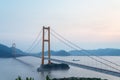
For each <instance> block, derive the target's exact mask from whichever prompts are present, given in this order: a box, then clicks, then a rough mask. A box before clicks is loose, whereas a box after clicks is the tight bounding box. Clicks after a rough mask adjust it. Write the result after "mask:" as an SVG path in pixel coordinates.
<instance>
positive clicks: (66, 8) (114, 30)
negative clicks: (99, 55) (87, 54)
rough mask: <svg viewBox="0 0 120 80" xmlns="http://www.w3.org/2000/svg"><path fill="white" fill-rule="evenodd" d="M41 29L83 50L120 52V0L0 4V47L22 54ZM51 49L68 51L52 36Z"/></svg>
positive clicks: (1, 1)
mask: <svg viewBox="0 0 120 80" xmlns="http://www.w3.org/2000/svg"><path fill="white" fill-rule="evenodd" d="M43 26H50V27H51V28H52V29H53V30H55V31H56V32H57V33H59V34H61V35H62V36H64V37H65V38H66V39H68V40H70V41H71V42H73V43H75V44H77V45H79V46H80V47H82V48H84V49H98V48H120V0H0V43H1V44H4V45H7V46H9V47H11V46H12V43H16V47H17V48H19V49H21V50H23V51H26V50H27V49H28V48H29V47H30V46H31V44H32V42H33V41H34V40H35V38H36V36H37V34H38V33H39V32H40V30H41V29H42V27H43ZM51 49H52V50H61V49H65V50H71V48H69V47H67V46H65V45H64V44H62V43H61V42H59V41H58V40H57V39H55V38H54V37H52V36H51ZM39 51H41V42H40V43H39V44H38V46H37V47H36V48H35V49H34V50H33V52H39Z"/></svg>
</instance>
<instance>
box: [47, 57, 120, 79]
mask: <svg viewBox="0 0 120 80" xmlns="http://www.w3.org/2000/svg"><path fill="white" fill-rule="evenodd" d="M45 59H47V58H45ZM51 60H52V61H55V62H61V63H65V64H68V65H72V66H76V67H79V68H83V69H88V70H92V71H96V72H100V73H105V74H108V75H112V76H116V77H120V72H117V71H112V70H107V69H102V68H97V67H92V66H88V65H84V64H77V63H73V62H68V61H63V60H58V59H51Z"/></svg>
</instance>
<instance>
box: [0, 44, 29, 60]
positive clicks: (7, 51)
mask: <svg viewBox="0 0 120 80" xmlns="http://www.w3.org/2000/svg"><path fill="white" fill-rule="evenodd" d="M25 55H27V54H25V53H24V52H23V51H21V50H19V49H16V57H18V56H25ZM10 57H14V55H13V54H12V47H7V46H5V45H3V44H0V58H10Z"/></svg>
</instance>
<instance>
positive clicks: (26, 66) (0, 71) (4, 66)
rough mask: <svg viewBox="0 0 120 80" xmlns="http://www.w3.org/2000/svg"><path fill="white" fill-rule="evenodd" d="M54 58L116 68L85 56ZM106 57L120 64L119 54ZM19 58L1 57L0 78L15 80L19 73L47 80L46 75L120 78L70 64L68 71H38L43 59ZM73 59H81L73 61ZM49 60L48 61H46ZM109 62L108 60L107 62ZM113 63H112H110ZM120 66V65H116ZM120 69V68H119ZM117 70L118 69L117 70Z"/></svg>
mask: <svg viewBox="0 0 120 80" xmlns="http://www.w3.org/2000/svg"><path fill="white" fill-rule="evenodd" d="M52 58H56V59H60V60H65V61H70V62H75V63H78V64H80V63H82V64H87V65H90V66H94V67H100V68H105V69H109V70H114V69H112V68H108V67H107V66H105V65H101V64H100V63H97V62H94V61H93V60H91V59H89V58H87V57H83V56H68V57H56V56H52ZM103 58H105V59H108V60H111V61H113V62H115V63H117V64H120V57H117V56H105V57H103ZM17 59H19V60H20V61H19V60H15V59H12V58H6V59H4V58H0V80H15V78H16V77H18V76H19V75H20V76H21V77H22V78H25V77H34V79H35V80H45V77H46V75H48V76H49V77H50V78H62V77H73V76H74V77H98V78H103V79H108V80H120V78H119V77H115V76H111V75H107V74H103V73H99V72H95V71H91V70H86V69H82V68H78V67H74V66H70V69H69V70H66V71H60V70H59V71H48V72H39V73H38V72H37V71H36V69H37V68H38V67H39V66H40V63H41V59H40V58H36V57H30V56H29V57H19V58H17ZM73 59H76V60H80V61H73ZM45 62H47V61H45ZM106 63H107V62H106ZM109 65H112V64H109ZM115 67H116V68H119V67H118V66H115ZM119 69H120V68H119ZM115 71H116V70H115Z"/></svg>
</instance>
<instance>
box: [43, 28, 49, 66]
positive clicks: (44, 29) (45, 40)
mask: <svg viewBox="0 0 120 80" xmlns="http://www.w3.org/2000/svg"><path fill="white" fill-rule="evenodd" d="M45 31H47V33H48V34H47V35H45ZM45 36H47V39H45V38H46V37H45ZM45 42H47V43H48V64H51V60H50V27H44V26H43V36H42V65H44V52H45V51H44V47H45Z"/></svg>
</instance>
